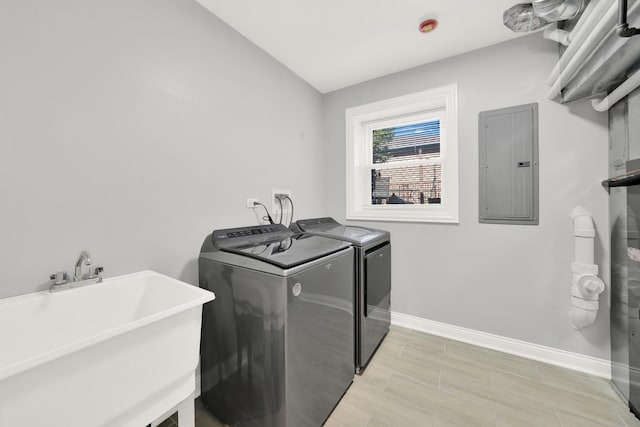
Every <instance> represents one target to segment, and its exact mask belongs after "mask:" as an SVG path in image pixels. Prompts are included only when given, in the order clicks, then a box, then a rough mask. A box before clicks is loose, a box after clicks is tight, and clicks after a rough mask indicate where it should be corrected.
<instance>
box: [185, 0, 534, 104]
mask: <svg viewBox="0 0 640 427" xmlns="http://www.w3.org/2000/svg"><path fill="white" fill-rule="evenodd" d="M197 1H198V2H199V3H200V4H202V5H203V6H205V7H206V8H207V9H209V10H210V11H211V12H213V13H214V14H215V15H216V16H218V17H219V18H220V19H222V20H223V21H225V22H226V23H227V24H229V25H230V26H231V27H233V28H235V29H236V30H237V31H238V32H240V33H242V34H243V35H244V36H245V37H247V38H248V39H249V40H251V41H252V42H253V43H255V44H256V45H258V46H260V47H261V48H262V49H263V50H265V51H266V52H268V53H269V54H270V55H271V56H273V57H274V58H276V59H277V60H278V61H280V62H281V63H283V64H284V65H285V66H287V67H288V68H289V69H291V70H292V71H293V72H295V73H296V74H298V75H299V76H300V77H302V78H303V79H304V80H306V81H307V82H309V83H310V84H311V85H312V86H314V87H315V88H316V89H318V90H319V91H320V92H322V93H326V92H330V91H333V90H336V89H340V88H343V87H346V86H350V85H353V84H356V83H360V82H363V81H366V80H370V79H373V78H376V77H380V76H384V75H386V74H390V73H394V72H397V71H401V70H406V69H408V68H411V67H415V66H417V65H421V64H426V63H428V62H433V61H437V60H439V59H443V58H446V57H449V56H454V55H458V54H460V53H464V52H468V51H471V50H475V49H478V48H481V47H485V46H489V45H492V44H495V43H499V42H502V41H505V40H508V39H512V38H515V37H518V36H519V35H523V34H515V33H512V32H511V31H510V30H509V29H507V28H506V27H504V25H503V24H502V12H503V11H504V10H505V9H507V8H509V7H511V6H513V5H514V4H516V3H520V2H522V1H518V0H315V1H311V0H269V1H267V0H232V1H229V0H197ZM427 18H435V19H438V21H439V22H440V23H439V25H438V28H437V30H436V31H434V32H432V33H427V34H423V33H420V32H419V31H418V25H419V24H420V22H422V21H423V20H424V19H427Z"/></svg>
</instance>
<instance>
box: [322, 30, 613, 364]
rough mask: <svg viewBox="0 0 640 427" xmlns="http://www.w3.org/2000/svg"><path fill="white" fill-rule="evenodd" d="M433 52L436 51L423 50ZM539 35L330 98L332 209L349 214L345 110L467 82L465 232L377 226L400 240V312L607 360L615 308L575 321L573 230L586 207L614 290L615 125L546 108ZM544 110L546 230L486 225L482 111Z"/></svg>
mask: <svg viewBox="0 0 640 427" xmlns="http://www.w3.org/2000/svg"><path fill="white" fill-rule="evenodd" d="M425 48H427V47H425ZM557 58H558V53H557V47H556V44H555V43H552V42H549V41H546V40H543V39H542V37H541V35H540V34H534V35H531V36H527V37H524V38H520V39H516V40H513V41H509V42H506V43H503V44H500V45H496V46H492V47H489V48H485V49H482V50H478V51H474V52H472V53H468V54H465V55H461V56H457V57H454V58H450V59H447V60H443V61H440V62H437V63H434V64H429V65H425V66H422V67H418V68H414V69H411V70H408V71H405V72H401V73H397V74H393V75H390V76H386V77H382V78H380V79H376V80H372V81H369V82H365V83H363V84H360V85H356V86H352V87H350V88H346V89H343V90H339V91H336V92H333V93H330V94H327V95H325V99H324V101H325V104H324V107H325V129H326V130H325V132H326V141H325V144H326V151H325V153H326V158H325V163H326V170H327V173H326V184H327V185H326V206H327V207H328V208H327V209H328V212H327V213H328V214H330V215H332V216H335V217H336V218H338V219H344V216H345V166H344V165H345V154H344V153H345V148H344V140H345V125H344V115H345V108H348V107H352V106H356V105H361V104H364V103H368V102H373V101H377V100H381V99H386V98H390V97H395V96H400V95H405V94H409V93H412V92H416V91H420V90H426V89H430V88H434V87H439V86H443V85H446V84H450V83H457V84H458V105H459V144H460V145H459V151H460V156H459V159H460V224H459V225H439V224H415V223H388V222H385V223H377V222H371V223H368V225H370V226H374V227H380V228H385V229H389V230H390V231H391V233H392V242H393V251H394V253H393V290H392V300H391V301H392V310H393V311H396V312H399V313H404V314H409V315H413V316H418V317H421V318H425V319H430V320H435V321H439V322H444V323H447V324H452V325H458V326H462V327H466V328H471V329H474V330H478V331H484V332H488V333H492V334H497V335H501V336H505V337H510V338H515V339H519V340H523V341H528V342H532V343H538V344H541V345H546V346H551V347H555V348H559V349H564V350H567V351H572V352H577V353H582V354H585V355H590V356H594V357H598V358H603V359H609V318H608V316H609V313H608V305H609V300H608V296H607V295H603V296H602V297H601V300H600V301H601V310H600V313H599V315H598V318H597V320H596V323H595V324H594V325H593V326H591V327H589V328H588V329H586V330H583V331H574V330H573V329H572V328H571V324H570V321H569V316H568V313H569V309H570V290H569V288H570V286H571V262H572V259H573V237H572V232H573V227H572V221H571V218H570V212H571V209H572V208H573V207H574V206H576V205H583V206H584V207H585V208H586V209H587V210H589V211H590V212H591V213H592V214H593V216H594V220H595V223H596V228H597V230H596V231H597V233H598V234H597V246H596V257H597V260H596V262H597V263H599V265H600V268H601V276H602V277H603V279H604V280H605V283H607V284H608V283H609V261H608V259H609V239H608V237H607V236H608V235H607V232H608V217H607V209H608V208H607V193H606V191H604V190H603V189H602V187H601V186H600V183H599V181H600V179H603V178H605V177H606V176H607V146H608V144H607V115H606V114H599V113H595V112H594V111H593V110H592V109H591V107H590V105H589V104H588V103H578V104H574V105H572V106H571V107H566V106H562V105H559V104H556V103H554V102H551V101H548V100H546V99H545V94H546V92H547V90H548V88H547V87H546V85H545V80H546V78H547V76H548V74H549V72H550V71H551V69H552V68H553V65H554V63H555V62H556V61H557ZM531 102H538V103H539V104H540V115H539V122H540V225H538V226H519V225H492V224H479V223H478V167H477V165H478V125H477V121H478V113H479V112H480V111H484V110H490V109H495V108H501V107H508V106H513V105H518V104H525V103H531Z"/></svg>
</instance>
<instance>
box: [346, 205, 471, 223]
mask: <svg viewBox="0 0 640 427" xmlns="http://www.w3.org/2000/svg"><path fill="white" fill-rule="evenodd" d="M346 219H347V220H357V221H381V222H420V223H437V224H458V223H459V219H458V216H457V215H452V214H451V213H450V212H448V211H447V209H446V207H445V206H429V207H426V206H403V207H402V208H397V207H394V206H388V205H384V206H376V207H365V208H362V209H358V210H352V211H350V212H347V216H346Z"/></svg>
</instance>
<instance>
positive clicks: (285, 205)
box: [271, 188, 291, 222]
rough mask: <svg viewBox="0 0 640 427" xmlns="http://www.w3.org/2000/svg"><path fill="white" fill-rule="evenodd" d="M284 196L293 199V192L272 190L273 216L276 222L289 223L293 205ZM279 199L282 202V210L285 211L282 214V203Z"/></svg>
mask: <svg viewBox="0 0 640 427" xmlns="http://www.w3.org/2000/svg"><path fill="white" fill-rule="evenodd" d="M284 196H289V197H291V190H284V189H279V188H274V189H273V190H271V212H272V215H271V216H272V217H273V220H274V221H276V222H280V221H281V220H282V221H289V215H291V204H290V203H289V201H288V200H287V199H286V198H285V197H284ZM278 198H280V199H281V201H282V209H283V211H284V212H282V213H281V212H280V202H279V201H278Z"/></svg>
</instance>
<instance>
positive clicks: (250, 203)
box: [247, 197, 258, 208]
mask: <svg viewBox="0 0 640 427" xmlns="http://www.w3.org/2000/svg"><path fill="white" fill-rule="evenodd" d="M257 202H258V199H252V198H250V197H247V207H248V208H253V207H254V206H255V203H257Z"/></svg>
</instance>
